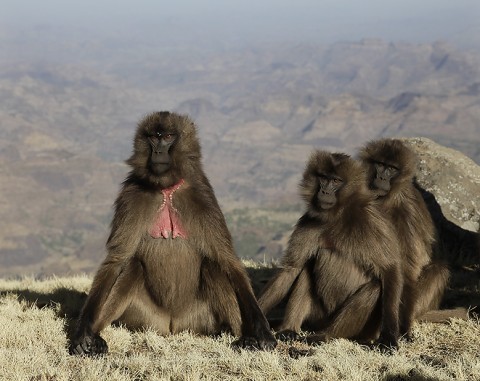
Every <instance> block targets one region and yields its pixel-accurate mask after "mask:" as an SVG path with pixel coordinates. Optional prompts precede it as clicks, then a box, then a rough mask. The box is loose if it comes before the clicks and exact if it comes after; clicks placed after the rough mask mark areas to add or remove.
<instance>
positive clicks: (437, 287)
mask: <svg viewBox="0 0 480 381" xmlns="http://www.w3.org/2000/svg"><path fill="white" fill-rule="evenodd" d="M449 278H450V271H449V270H448V267H447V265H445V264H444V263H440V262H432V263H430V264H428V265H426V266H425V267H424V268H423V269H422V273H421V274H420V278H419V280H418V299H417V303H416V308H415V317H418V316H421V315H423V314H425V313H426V312H427V311H430V310H438V308H439V306H440V302H441V301H442V297H443V294H444V292H445V288H446V287H447V283H448V280H449Z"/></svg>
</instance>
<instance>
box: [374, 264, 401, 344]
mask: <svg viewBox="0 0 480 381" xmlns="http://www.w3.org/2000/svg"><path fill="white" fill-rule="evenodd" d="M402 290H403V276H402V272H401V269H400V266H396V265H392V266H389V267H388V268H387V269H385V271H384V274H383V277H382V326H381V331H380V338H379V340H378V342H379V344H382V345H385V346H387V347H392V348H397V347H398V337H399V329H400V328H399V312H400V311H399V310H400V298H401V294H402Z"/></svg>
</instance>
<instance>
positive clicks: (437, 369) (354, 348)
mask: <svg viewBox="0 0 480 381" xmlns="http://www.w3.org/2000/svg"><path fill="white" fill-rule="evenodd" d="M260 267H261V266H260ZM90 284H91V278H89V277H87V276H78V277H72V278H48V279H44V280H35V279H34V278H24V279H17V280H1V279H0V327H1V328H0V380H28V381H36V380H38V381H60V380H65V381H66V380H69V381H71V380H82V381H88V380H118V381H122V380H136V381H140V380H142V381H143V380H145V381H147V380H255V381H257V380H359V381H360V380H361V381H370V380H422V381H425V380H432V381H433V380H480V354H479V352H480V351H479V350H480V344H479V338H480V322H479V320H476V319H475V320H469V321H461V320H452V321H451V322H449V323H448V324H432V323H422V324H416V325H415V326H414V332H413V333H414V338H415V339H414V341H413V342H411V343H407V342H401V346H400V349H399V350H398V352H396V353H394V354H391V355H388V354H384V353H381V352H379V351H374V350H369V349H367V348H366V347H363V346H360V345H358V344H356V343H354V342H351V341H348V340H335V341H333V342H331V343H328V344H324V345H322V346H319V347H313V348H312V351H311V352H312V354H311V356H305V357H300V358H298V359H295V358H292V357H290V356H289V348H290V347H291V346H294V347H297V348H300V349H305V348H306V346H305V345H304V344H300V343H287V344H286V343H279V345H278V347H277V348H276V349H275V350H274V351H271V352H262V351H258V352H253V351H240V352H236V351H234V350H232V349H231V348H230V344H231V342H232V341H233V340H234V337H232V336H231V335H228V334H224V335H221V336H219V337H215V338H212V337H203V336H197V335H194V334H191V333H189V332H184V333H181V334H178V335H170V336H165V337H162V336H159V335H157V334H156V333H155V332H154V331H151V330H148V329H147V330H144V331H136V332H133V331H129V330H127V329H126V328H124V327H121V326H111V327H108V328H107V329H105V330H104V332H103V333H102V336H103V337H104V338H105V339H106V340H107V342H108V344H109V348H110V352H109V353H108V354H107V355H106V356H103V357H97V358H88V357H75V356H70V355H69V354H68V352H67V348H68V335H69V332H70V330H71V326H72V323H73V321H74V319H75V318H76V316H78V312H79V310H80V308H81V305H82V304H83V300H84V298H85V295H86V292H88V289H89V287H90Z"/></svg>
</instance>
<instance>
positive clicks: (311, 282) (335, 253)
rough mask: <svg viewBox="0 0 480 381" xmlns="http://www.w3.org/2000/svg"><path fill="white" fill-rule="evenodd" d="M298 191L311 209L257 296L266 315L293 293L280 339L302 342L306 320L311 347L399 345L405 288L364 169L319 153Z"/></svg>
mask: <svg viewBox="0 0 480 381" xmlns="http://www.w3.org/2000/svg"><path fill="white" fill-rule="evenodd" d="M300 188H301V194H302V197H303V199H304V200H305V202H306V204H307V211H306V212H305V214H304V215H303V216H302V217H301V218H300V219H299V221H298V222H297V224H296V226H295V229H294V231H293V233H292V235H291V237H290V241H289V243H288V247H287V250H286V252H285V255H284V257H283V258H282V262H281V268H280V271H279V272H278V273H277V274H276V275H275V276H274V277H273V278H272V279H271V281H270V282H269V283H268V284H267V285H266V286H265V289H264V291H263V293H262V295H261V297H260V298H259V304H260V308H261V309H262V311H263V312H264V313H265V314H267V313H268V312H269V311H270V310H271V308H273V307H274V306H275V305H277V304H278V303H279V302H280V301H281V300H282V299H283V298H284V297H285V296H286V295H287V294H288V301H287V306H286V311H285V317H284V320H283V322H282V324H281V326H280V330H279V332H278V333H277V337H278V338H285V339H299V335H298V332H299V331H300V329H301V326H302V323H304V322H308V323H309V326H310V327H313V328H314V329H315V330H316V331H317V332H316V334H315V335H311V336H308V337H307V338H306V341H307V342H309V343H317V342H322V341H327V340H329V339H331V338H339V337H343V338H352V339H358V340H361V341H363V340H365V341H372V340H376V344H379V345H381V346H387V347H391V348H396V347H397V346H398V337H399V317H398V312H399V303H400V294H401V290H402V288H403V279H402V272H401V267H400V262H399V259H400V257H399V256H400V254H399V252H398V250H399V249H398V243H397V240H396V236H395V234H394V231H393V227H392V225H391V224H390V222H389V221H388V219H387V218H386V217H384V216H383V214H382V213H381V212H380V211H379V209H378V208H377V206H376V204H377V202H376V201H375V197H374V196H373V195H372V193H371V192H369V190H368V188H367V182H366V174H365V171H364V170H363V169H362V167H361V164H360V163H359V162H357V161H355V160H353V159H352V158H351V157H349V156H348V155H345V154H339V153H334V154H331V153H328V152H324V151H315V152H313V154H312V155H311V157H310V160H309V161H308V164H307V166H306V169H305V171H304V174H303V179H302V181H301V184H300Z"/></svg>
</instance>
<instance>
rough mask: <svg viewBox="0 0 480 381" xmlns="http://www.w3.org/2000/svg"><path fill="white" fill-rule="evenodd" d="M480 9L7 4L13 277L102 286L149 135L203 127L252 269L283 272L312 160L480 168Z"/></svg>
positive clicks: (3, 92)
mask: <svg viewBox="0 0 480 381" xmlns="http://www.w3.org/2000/svg"><path fill="white" fill-rule="evenodd" d="M479 20H480V2H478V1H477V0H460V1H457V2H449V1H443V0H442V1H432V0H426V1H422V2H421V4H419V2H416V1H410V0H405V1H403V2H390V1H388V2H385V1H383V2H382V1H379V0H368V1H364V2H361V3H357V2H354V1H345V0H343V1H342V0H341V1H330V0H328V1H314V0H300V1H297V2H293V1H286V0H281V1H275V2H274V1H273V0H269V1H264V2H261V4H259V3H258V2H252V1H244V2H241V3H240V2H238V3H237V2H220V1H217V0H215V1H211V2H208V4H199V3H197V2H193V1H187V0H183V1H177V2H175V4H169V5H164V4H160V2H154V1H139V2H135V4H134V5H128V4H127V3H126V2H114V1H102V2H93V1H90V0H88V1H82V2H76V1H74V2H68V3H67V2H62V1H55V0H46V1H44V2H42V3H37V2H33V1H21V2H18V1H11V0H4V1H2V3H1V4H0V276H14V275H21V274H35V275H39V276H40V275H49V274H57V275H60V274H62V275H64V274H65V275H68V274H74V273H79V272H91V271H94V270H95V269H96V267H97V266H98V264H99V263H100V261H101V260H102V259H103V257H104V253H105V251H104V244H105V240H106V238H107V235H108V231H109V223H110V219H111V216H112V204H113V202H114V200H115V197H116V194H117V192H118V189H119V186H120V183H121V182H122V181H123V179H124V177H125V175H126V173H127V171H128V168H127V166H126V165H125V164H124V160H126V159H127V158H128V157H129V156H130V153H131V145H132V138H133V133H134V130H135V127H136V123H137V122H138V120H139V119H141V118H142V117H143V116H144V115H145V114H146V113H149V112H151V111H156V110H171V111H178V112H181V113H187V114H189V115H190V116H191V117H192V118H193V119H194V120H195V121H196V123H197V125H198V129H199V134H200V138H201V144H202V149H203V161H204V166H205V170H206V172H207V175H208V176H209V178H210V180H211V182H212V184H213V186H214V188H215V191H216V194H217V197H218V199H219V201H220V204H221V206H222V209H223V210H224V212H225V215H226V218H227V221H228V224H229V227H230V229H231V232H232V235H233V237H234V239H235V246H236V249H237V252H238V254H239V256H241V257H243V258H253V259H256V260H262V261H263V260H265V261H267V262H269V261H271V260H273V259H277V258H279V257H280V256H281V253H282V250H283V248H284V246H285V244H286V241H287V239H288V236H289V234H290V232H291V230H292V226H293V224H294V223H295V222H296V221H297V219H298V217H299V216H300V215H301V213H302V211H303V206H302V205H301V203H300V200H299V197H298V196H297V184H298V182H299V180H300V177H301V173H302V171H303V167H304V163H305V160H306V159H307V157H308V155H309V153H310V152H311V150H312V149H313V148H316V147H317V148H318V147H321V148H325V149H329V150H334V151H344V152H348V153H352V154H353V153H355V151H356V149H357V148H358V147H359V146H361V145H363V144H364V143H365V142H367V141H368V140H371V139H375V138H379V137H383V136H400V137H414V136H424V137H427V138H429V139H431V140H433V141H435V142H437V143H439V144H441V145H443V146H446V147H451V148H454V149H456V150H459V151H461V152H462V153H464V154H465V155H467V156H468V157H470V158H471V159H473V160H474V161H475V162H476V163H477V164H480V21H479Z"/></svg>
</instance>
